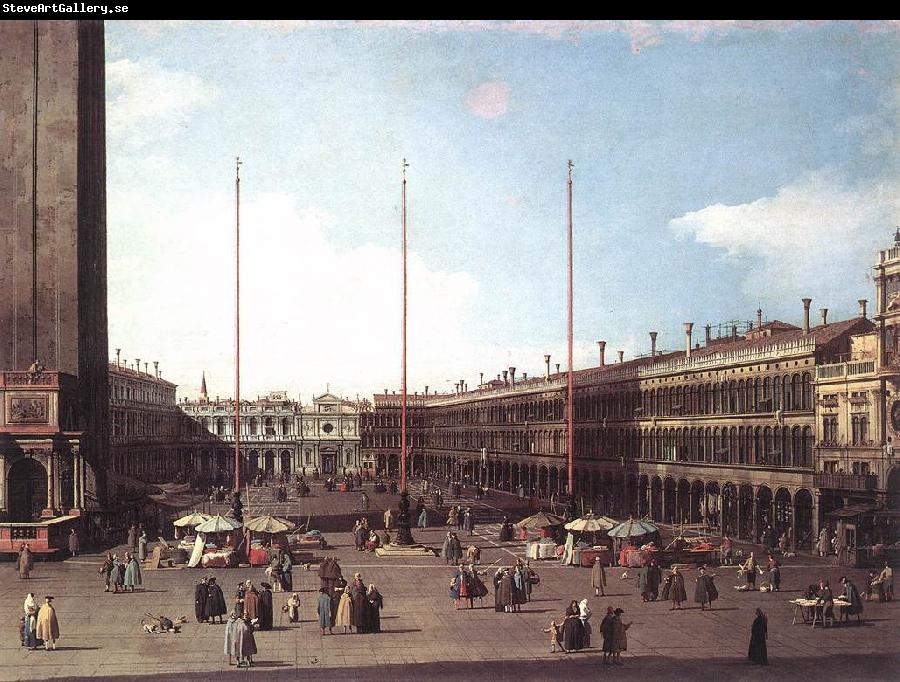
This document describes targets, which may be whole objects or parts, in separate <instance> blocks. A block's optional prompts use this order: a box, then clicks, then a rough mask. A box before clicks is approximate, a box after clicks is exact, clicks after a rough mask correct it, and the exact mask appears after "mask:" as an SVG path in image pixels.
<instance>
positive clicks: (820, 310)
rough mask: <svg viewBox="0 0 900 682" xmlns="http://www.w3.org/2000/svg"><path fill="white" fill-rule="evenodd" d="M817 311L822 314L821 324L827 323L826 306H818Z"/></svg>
mask: <svg viewBox="0 0 900 682" xmlns="http://www.w3.org/2000/svg"><path fill="white" fill-rule="evenodd" d="M819 313H820V314H821V315H822V324H828V308H819Z"/></svg>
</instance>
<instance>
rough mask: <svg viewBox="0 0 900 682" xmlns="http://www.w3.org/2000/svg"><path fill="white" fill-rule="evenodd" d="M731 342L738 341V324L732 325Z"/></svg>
mask: <svg viewBox="0 0 900 682" xmlns="http://www.w3.org/2000/svg"><path fill="white" fill-rule="evenodd" d="M731 340H732V341H737V325H736V324H733V325H731Z"/></svg>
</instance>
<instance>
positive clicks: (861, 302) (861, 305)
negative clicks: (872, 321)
mask: <svg viewBox="0 0 900 682" xmlns="http://www.w3.org/2000/svg"><path fill="white" fill-rule="evenodd" d="M857 303H859V316H860V317H865V316H866V303H868V301H867V300H866V299H864V298H861V299H859V300H858V301H857Z"/></svg>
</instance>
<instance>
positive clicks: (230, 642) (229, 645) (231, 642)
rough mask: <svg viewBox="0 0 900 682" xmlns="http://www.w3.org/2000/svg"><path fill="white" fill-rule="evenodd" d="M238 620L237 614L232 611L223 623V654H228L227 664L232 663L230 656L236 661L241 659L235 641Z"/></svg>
mask: <svg viewBox="0 0 900 682" xmlns="http://www.w3.org/2000/svg"><path fill="white" fill-rule="evenodd" d="M238 622H239V619H238V617H237V614H236V613H233V612H232V614H231V616H229V618H228V622H227V623H226V624H225V655H226V656H228V665H232V662H231V659H232V658H234V659H236V660H237V661H240V660H241V654H240V651H239V649H238V641H237V629H238Z"/></svg>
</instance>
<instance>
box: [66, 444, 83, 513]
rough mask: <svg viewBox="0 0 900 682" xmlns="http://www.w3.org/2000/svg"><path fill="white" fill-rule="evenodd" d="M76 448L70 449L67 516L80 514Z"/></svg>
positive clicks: (79, 477) (79, 474) (78, 469)
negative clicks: (70, 475) (69, 498)
mask: <svg viewBox="0 0 900 682" xmlns="http://www.w3.org/2000/svg"><path fill="white" fill-rule="evenodd" d="M78 454H79V453H78V447H77V446H75V447H73V448H72V506H71V507H70V509H69V514H70V515H72V516H77V515H78V514H79V513H80V509H79V507H80V506H81V505H80V504H79V500H80V498H81V467H80V466H79V462H78Z"/></svg>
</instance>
